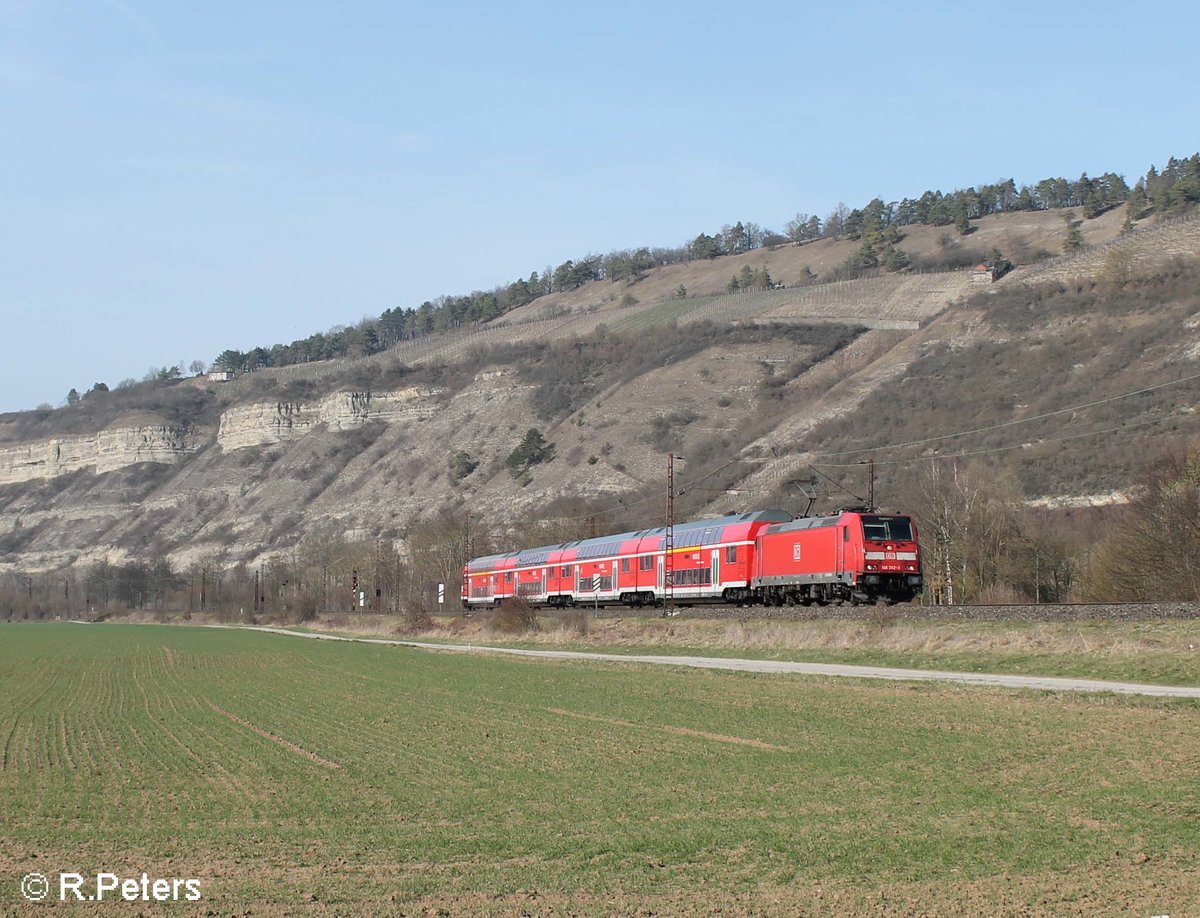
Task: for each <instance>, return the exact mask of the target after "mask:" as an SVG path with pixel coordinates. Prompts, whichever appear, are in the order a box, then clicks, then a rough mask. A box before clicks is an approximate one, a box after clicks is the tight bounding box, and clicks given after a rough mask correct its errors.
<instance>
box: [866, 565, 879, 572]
mask: <svg viewBox="0 0 1200 918" xmlns="http://www.w3.org/2000/svg"><path fill="white" fill-rule="evenodd" d="M867 570H869V571H877V570H879V565H878V564H868V565H867Z"/></svg>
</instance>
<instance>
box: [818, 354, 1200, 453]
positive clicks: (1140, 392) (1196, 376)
mask: <svg viewBox="0 0 1200 918" xmlns="http://www.w3.org/2000/svg"><path fill="white" fill-rule="evenodd" d="M1196 380H1200V373H1194V374H1192V375H1191V376H1182V377H1180V378H1179V379H1173V380H1169V381H1168V382H1164V383H1158V384H1156V385H1153V386H1146V387H1145V388H1142V389H1136V390H1134V391H1133V392H1123V393H1122V394H1120V395H1112V396H1109V397H1108V398H1102V399H1096V400H1095V401H1091V402H1085V403H1083V404H1081V405H1070V406H1068V407H1066V408H1057V409H1055V410H1054V411H1047V412H1044V413H1042V414H1035V415H1030V416H1029V417H1027V418H1015V419H1014V420H1011V421H1003V422H1001V423H999V424H989V425H987V426H986V427H974V428H971V429H970V430H960V431H957V432H955V433H948V434H938V435H937V436H934V437H922V438H921V439H919V440H909V441H907V442H905V443H889V444H885V445H882V446H865V447H861V448H858V449H843V450H834V451H831V452H824V453H811V454H810V455H812V456H813V457H814V458H818V459H819V458H823V457H833V456H857V455H861V454H863V453H876V452H882V451H884V450H893V449H904V448H905V447H909V446H924V445H925V444H927V443H938V442H940V441H942V440H953V439H956V438H958V437H968V436H971V435H973V434H980V433H989V432H991V431H994V430H1005V429H1007V428H1009V427H1017V426H1019V425H1021V424H1030V423H1033V422H1034V421H1043V420H1045V419H1047V418H1052V417H1057V416H1058V415H1061V414H1071V413H1072V412H1076V411H1086V410H1088V409H1089V408H1096V407H1099V406H1100V405H1108V404H1111V403H1113V402H1119V401H1121V400H1123V399H1127V398H1134V397H1135V396H1138V395H1146V394H1148V393H1150V392H1157V391H1159V390H1160V389H1166V388H1169V387H1171V386H1179V385H1182V384H1183V383H1188V382H1194V381H1196ZM1048 442H1053V441H1048ZM877 461H883V460H877Z"/></svg>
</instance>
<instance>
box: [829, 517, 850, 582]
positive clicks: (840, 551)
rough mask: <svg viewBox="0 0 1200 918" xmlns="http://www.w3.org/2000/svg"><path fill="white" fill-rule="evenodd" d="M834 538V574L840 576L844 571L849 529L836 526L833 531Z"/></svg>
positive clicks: (843, 526)
mask: <svg viewBox="0 0 1200 918" xmlns="http://www.w3.org/2000/svg"><path fill="white" fill-rule="evenodd" d="M835 532H836V536H835V537H834V538H835V540H836V541H835V544H834V548H833V552H834V558H835V559H836V562H835V565H834V573H836V574H841V573H843V572H844V571H845V570H846V543H847V542H848V541H850V527H849V526H846V525H844V524H843V525H841V526H838V527H837V529H836V530H835Z"/></svg>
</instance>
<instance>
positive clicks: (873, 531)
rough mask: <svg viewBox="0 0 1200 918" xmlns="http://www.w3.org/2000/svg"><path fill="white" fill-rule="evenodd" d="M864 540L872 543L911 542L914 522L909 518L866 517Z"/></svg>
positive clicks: (864, 520)
mask: <svg viewBox="0 0 1200 918" xmlns="http://www.w3.org/2000/svg"><path fill="white" fill-rule="evenodd" d="M862 523H863V538H864V539H867V540H868V541H872V542H911V541H912V540H913V534H912V521H911V520H910V519H909V518H908V517H907V516H864V517H863V518H862Z"/></svg>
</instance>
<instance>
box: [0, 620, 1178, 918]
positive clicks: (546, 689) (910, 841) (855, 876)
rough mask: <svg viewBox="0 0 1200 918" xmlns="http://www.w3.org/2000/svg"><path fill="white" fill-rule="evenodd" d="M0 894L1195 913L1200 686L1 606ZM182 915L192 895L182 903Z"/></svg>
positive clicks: (316, 906)
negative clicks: (1041, 680)
mask: <svg viewBox="0 0 1200 918" xmlns="http://www.w3.org/2000/svg"><path fill="white" fill-rule="evenodd" d="M0 697H3V698H4V699H5V702H4V705H3V707H2V708H0V741H2V742H3V749H2V753H0V763H2V764H0V825H3V826H4V832H3V833H0V910H5V909H11V910H14V911H16V910H19V909H20V907H21V905H22V902H21V900H20V898H19V893H18V891H17V889H18V880H19V878H20V877H21V876H22V875H24V874H25V873H26V872H28V871H30V870H39V871H42V872H45V873H52V872H57V871H59V870H72V871H78V872H81V873H83V874H88V873H93V872H96V871H101V870H105V871H113V872H117V873H120V874H122V875H130V876H140V874H141V872H142V871H146V872H147V873H149V874H150V876H151V877H155V876H159V877H196V878H199V879H200V880H201V881H202V889H203V893H204V902H203V903H201V905H202V908H201V912H204V911H210V912H216V913H220V914H224V913H230V912H233V911H239V910H241V909H242V908H244V907H245V906H246V905H247V904H248V903H253V904H254V908H253V912H254V913H255V914H263V913H281V914H282V913H288V914H294V913H297V912H327V913H329V914H349V913H355V914H357V913H363V912H367V913H371V912H375V913H381V914H382V913H388V914H392V913H397V912H409V913H413V912H417V913H421V912H425V911H426V910H436V909H439V908H444V909H446V910H448V911H449V912H450V913H452V914H463V913H466V914H477V913H482V914H487V913H499V914H521V913H534V914H536V913H561V912H566V911H569V910H574V911H575V912H576V913H583V914H613V913H634V912H637V911H638V910H645V909H649V910H652V911H653V912H654V913H656V914H663V913H666V914H675V913H697V914H712V913H714V912H720V913H723V914H738V913H743V912H753V913H755V914H763V913H767V914H789V915H790V914H797V913H803V912H813V911H815V912H818V913H838V914H846V913H849V914H855V913H871V914H908V913H922V914H928V913H935V914H936V913H948V912H958V913H963V914H1002V913H1021V914H1037V913H1043V912H1044V913H1055V914H1071V913H1082V914H1095V913H1097V912H1107V913H1134V914H1168V913H1169V914H1191V913H1195V912H1197V911H1198V910H1200V880H1198V879H1197V877H1198V876H1200V872H1198V871H1197V867H1198V866H1200V856H1198V848H1200V832H1198V830H1197V828H1196V826H1197V820H1198V818H1200V808H1198V804H1197V799H1198V795H1197V774H1198V771H1200V762H1198V761H1197V758H1196V750H1197V749H1200V717H1198V716H1197V714H1198V713H1200V707H1198V706H1197V705H1196V704H1194V703H1189V702H1164V701H1157V700H1149V699H1115V698H1112V697H1107V696H1106V697H1079V696H1074V695H1057V694H1041V693H1029V692H1008V691H999V690H988V689H980V688H964V687H951V686H932V685H900V684H874V683H858V682H847V681H844V680H840V681H832V680H828V681H827V680H821V679H811V678H801V677H792V676H759V675H750V674H738V673H723V672H713V671H685V670H675V669H669V668H668V669H658V668H650V667H643V666H626V665H622V664H597V665H588V666H579V665H578V664H572V663H559V662H549V661H523V660H513V659H504V658H499V657H477V656H458V655H441V654H429V653H425V652H421V651H414V650H408V649H405V648H400V647H381V646H372V645H362V644H345V643H336V644H335V643H323V642H316V641H297V640H295V639H293V638H288V637H283V636H275V635H269V634H262V633H255V632H246V631H228V630H216V629H200V628H185V627H179V628H161V627H147V626H133V625H94V626H84V625H70V624H47V625H34V624H22V625H15V624H9V625H0ZM171 908H172V911H173V912H176V911H177V912H180V913H186V907H184V906H172V907H171Z"/></svg>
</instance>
